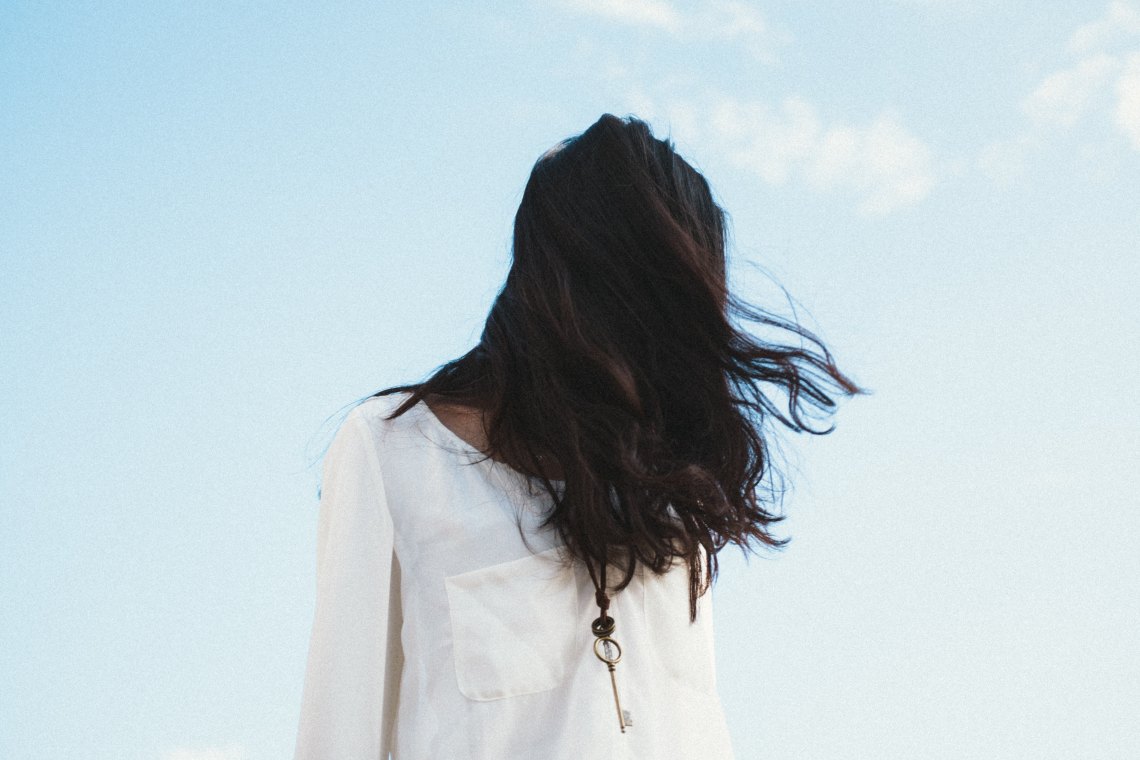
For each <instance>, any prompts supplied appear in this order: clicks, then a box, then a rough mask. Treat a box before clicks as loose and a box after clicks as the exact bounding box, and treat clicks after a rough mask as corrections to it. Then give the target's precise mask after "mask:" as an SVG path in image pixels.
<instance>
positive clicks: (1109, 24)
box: [1068, 0, 1140, 55]
mask: <svg viewBox="0 0 1140 760" xmlns="http://www.w3.org/2000/svg"><path fill="white" fill-rule="evenodd" d="M1137 36H1140V11H1138V10H1137V9H1136V8H1135V7H1134V6H1133V5H1132V4H1130V3H1126V2H1123V0H1114V1H1113V2H1111V3H1109V5H1108V8H1107V9H1105V12H1104V15H1103V16H1101V17H1100V18H1099V19H1097V20H1096V21H1090V22H1089V23H1087V24H1085V25H1083V26H1081V27H1079V28H1078V29H1077V30H1076V31H1075V32H1073V34H1072V35H1071V36H1070V37H1069V44H1068V49H1069V51H1070V52H1072V53H1076V54H1078V55H1084V54H1087V53H1090V52H1093V51H1097V50H1103V49H1104V48H1106V47H1108V46H1110V45H1111V44H1112V43H1114V42H1117V41H1119V40H1120V39H1127V38H1129V37H1137Z"/></svg>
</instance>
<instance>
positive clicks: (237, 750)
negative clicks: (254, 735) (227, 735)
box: [162, 744, 245, 760]
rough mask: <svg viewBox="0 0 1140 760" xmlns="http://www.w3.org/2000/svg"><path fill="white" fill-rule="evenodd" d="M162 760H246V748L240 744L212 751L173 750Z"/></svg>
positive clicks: (212, 749)
mask: <svg viewBox="0 0 1140 760" xmlns="http://www.w3.org/2000/svg"><path fill="white" fill-rule="evenodd" d="M162 760H245V748H244V747H242V746H241V745H238V744H231V745H230V746H228V747H221V748H211V749H173V750H170V751H169V752H167V753H166V754H164V755H163V756H162Z"/></svg>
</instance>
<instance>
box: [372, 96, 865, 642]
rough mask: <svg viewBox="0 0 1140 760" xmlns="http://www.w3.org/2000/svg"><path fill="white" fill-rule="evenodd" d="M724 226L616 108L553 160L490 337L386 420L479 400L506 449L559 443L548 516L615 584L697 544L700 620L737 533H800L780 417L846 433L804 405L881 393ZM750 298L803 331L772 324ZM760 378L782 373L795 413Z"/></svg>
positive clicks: (549, 157) (530, 194) (494, 444)
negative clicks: (610, 572)
mask: <svg viewBox="0 0 1140 760" xmlns="http://www.w3.org/2000/svg"><path fill="white" fill-rule="evenodd" d="M726 240H727V235H726V225H725V212H724V210H723V209H722V208H721V207H720V206H719V205H718V204H717V203H716V202H715V201H714V200H713V197H712V193H711V191H710V189H709V185H708V183H707V182H706V181H705V178H704V177H702V176H701V174H700V173H699V172H697V171H696V170H695V169H693V168H692V167H691V166H690V165H689V164H688V163H687V162H686V161H685V160H684V159H683V158H681V156H679V155H678V154H677V153H676V151H675V150H674V146H673V143H672V140H665V141H663V140H660V139H658V138H656V137H654V136H653V134H652V133H651V131H650V128H649V126H648V125H647V124H646V123H645V122H644V121H642V120H640V119H638V118H636V117H633V116H627V117H626V118H624V119H621V118H618V117H616V116H613V115H611V114H608V113H607V114H604V115H602V117H601V118H599V119H598V120H597V121H596V122H595V123H594V124H593V125H592V126H590V127H589V128H588V129H586V130H585V131H584V132H582V133H581V134H579V135H576V136H574V137H571V138H568V139H566V140H563V141H562V142H560V143H559V144H558V145H556V146H555V147H554V148H552V149H551V150H549V151H547V152H546V153H544V154H543V155H542V156H541V157H540V158H539V159H538V161H537V162H536V163H535V165H534V168H533V169H532V171H531V174H530V178H529V180H528V181H527V184H526V188H525V190H524V192H523V196H522V201H521V202H520V204H519V208H518V213H517V214H516V216H515V223H514V241H513V261H512V263H511V267H510V271H509V273H508V275H507V278H506V282H505V284H504V285H503V287H502V289H501V290H500V292H499V294H498V296H497V297H496V299H495V301H494V304H493V306H492V308H491V311H490V314H489V315H488V317H487V321H486V325H485V328H484V330H483V333H482V336H481V338H480V340H479V343H478V345H476V346H475V347H474V348H472V349H471V350H470V351H469V352H467V353H466V354H464V355H463V356H461V357H459V358H458V359H455V360H453V361H451V362H448V363H447V364H444V365H442V366H440V367H439V368H437V369H436V370H435V371H434V372H433V373H432V374H431V375H430V376H429V377H428V378H427V379H426V380H424V381H423V382H420V383H416V384H412V385H401V386H396V387H392V388H388V389H386V390H382V391H379V392H377V393H374V394H372V397H375V396H384V395H388V394H391V393H401V392H410V395H409V396H408V398H407V399H406V400H405V401H404V402H403V403H402V404H400V405H399V406H398V407H397V408H396V409H395V410H393V412H392V413H391V414H390V415H389V417H388V419H392V418H394V417H397V416H399V415H401V414H403V413H404V412H406V411H408V410H409V409H410V408H412V407H413V406H414V405H415V404H416V403H418V402H419V401H420V400H422V399H424V398H425V397H430V398H441V399H444V400H446V402H447V403H451V404H457V405H460V406H466V407H471V408H474V409H476V410H479V411H481V412H482V413H483V414H484V415H485V419H486V432H487V447H486V449H485V451H484V452H483V453H484V454H486V455H487V456H488V457H493V458H495V459H498V460H501V461H504V462H508V463H510V464H512V465H513V466H515V467H516V468H517V469H519V470H521V471H524V472H528V473H539V472H542V470H543V468H542V467H541V466H540V461H539V457H542V458H543V459H544V460H545V461H546V462H551V461H553V462H557V463H558V465H559V466H560V469H561V471H562V473H563V478H564V486H563V487H562V488H561V489H559V488H557V487H555V485H554V484H553V483H552V482H551V481H550V480H549V479H548V478H547V477H545V476H543V475H536V476H535V477H537V478H539V479H540V480H541V482H542V483H543V484H544V485H545V487H546V489H547V491H548V492H549V493H550V496H551V498H552V500H553V508H552V510H551V511H550V513H549V515H548V516H547V517H546V519H545V522H544V523H543V527H544V528H545V527H550V526H553V527H554V529H556V530H557V531H558V534H559V536H560V537H561V538H562V539H563V540H564V541H565V544H566V547H567V549H568V550H569V552H570V554H571V555H572V556H573V557H575V558H579V559H581V560H583V561H585V562H587V563H589V565H590V567H592V568H594V567H600V566H601V564H602V563H603V562H607V564H610V563H613V562H614V560H613V558H614V557H615V556H616V557H619V558H620V560H619V562H618V563H617V564H619V565H621V564H624V571H625V573H624V577H622V580H621V581H620V583H619V584H618V585H617V586H616V589H617V590H620V589H623V588H625V587H626V586H627V585H628V584H629V583H630V581H631V580H632V578H633V575H634V572H635V569H636V563H637V562H642V563H644V564H645V565H646V566H647V567H649V568H651V569H652V570H653V572H655V573H662V572H664V571H665V570H667V569H668V568H669V567H670V566H671V565H672V564H673V562H674V558H682V559H683V560H684V561H687V563H688V565H689V571H690V572H689V577H690V620H696V615H697V598H698V597H699V596H700V595H702V594H704V593H705V591H706V590H707V589H708V587H709V585H711V583H712V582H713V579H714V578H715V577H716V574H717V560H716V555H717V553H718V552H719V551H720V550H721V549H722V548H723V547H724V546H726V545H727V544H729V543H734V544H737V545H739V546H740V547H741V548H742V549H745V550H747V549H748V548H749V544H750V542H752V541H753V540H755V541H758V542H759V543H760V544H766V545H768V546H770V547H774V548H782V547H783V546H784V545H785V544H786V543H787V542H788V541H790V540H791V539H790V538H783V539H778V538H776V537H775V536H774V535H772V533H771V532H770V531H769V526H770V525H772V524H773V523H776V522H778V521H780V520H783V519H785V517H784V516H782V515H777V514H775V513H774V512H771V511H769V510H768V509H766V506H767V505H772V504H775V503H777V502H778V501H779V500H780V498H781V497H782V487H781V486H775V485H774V483H775V481H776V480H777V479H779V480H781V481H782V478H778V477H777V476H778V475H779V473H778V472H777V471H776V470H775V469H774V468H773V467H772V450H771V445H770V440H769V436H767V435H766V434H765V427H766V426H767V425H768V424H769V422H770V421H771V420H778V421H779V422H780V423H781V424H783V425H785V426H786V427H788V428H790V429H791V430H793V431H796V432H808V433H812V434H816V435H821V434H825V433H829V432H831V430H832V429H833V428H834V425H832V426H831V427H828V428H826V429H823V430H817V429H815V428H813V427H812V426H811V425H810V424H809V420H810V415H808V416H805V411H807V410H809V409H810V408H814V409H816V410H818V411H822V412H825V413H830V412H831V410H833V409H834V407H835V406H836V402H835V401H834V400H833V399H832V397H831V395H829V393H828V391H829V389H833V388H834V389H836V390H838V391H839V392H840V393H842V394H844V395H848V396H849V395H854V394H856V393H866V392H867V391H866V390H865V389H863V388H860V387H859V386H857V385H855V383H853V382H852V381H851V380H850V379H848V378H847V377H846V376H844V375H843V374H842V373H841V372H840V371H839V369H838V368H837V367H836V366H835V363H834V361H833V360H832V357H831V354H830V353H829V352H828V350H827V348H826V347H825V346H824V345H823V344H822V343H821V342H820V340H819V339H818V338H816V336H815V335H813V334H812V333H811V332H809V331H808V330H806V329H804V328H803V327H801V326H800V325H799V324H798V323H796V322H794V321H787V320H785V319H782V318H780V317H777V316H776V315H774V314H772V313H770V312H768V311H765V310H763V309H760V308H757V307H754V306H751V305H749V304H747V303H745V302H743V301H741V300H740V299H738V298H737V297H736V296H735V295H734V294H731V293H729V292H728V286H727V284H726V277H725V272H726V262H725V248H726ZM733 315H735V316H739V317H744V318H745V319H746V320H750V321H754V322H758V323H760V324H763V325H765V326H766V328H767V329H769V330H773V329H774V330H776V331H783V332H786V333H790V334H791V335H792V336H794V341H793V342H791V343H788V344H782V343H779V342H768V341H765V340H762V339H760V338H759V337H756V336H754V335H751V334H749V333H747V332H745V331H744V330H743V329H741V328H739V327H738V326H736V325H734V324H733V320H732V318H731V317H732V316H733ZM805 346H807V347H805ZM811 346H815V347H816V348H817V349H818V350H813V349H812V348H811ZM762 383H768V384H771V385H774V386H778V387H780V388H782V390H783V391H784V392H785V393H786V396H787V400H786V404H787V414H785V413H784V412H783V411H781V408H780V405H779V404H777V403H775V402H774V401H773V400H772V399H771V398H769V396H768V395H766V394H765V393H764V391H763V390H762V388H761V387H760V384H762ZM766 476H767V477H769V480H770V481H771V483H772V486H771V487H770V488H769V489H768V492H767V494H766V496H762V495H761V494H760V493H759V491H760V488H761V486H762V485H763V481H764V479H765V477H766ZM702 548H703V554H704V561H703V562H702V560H701V555H702Z"/></svg>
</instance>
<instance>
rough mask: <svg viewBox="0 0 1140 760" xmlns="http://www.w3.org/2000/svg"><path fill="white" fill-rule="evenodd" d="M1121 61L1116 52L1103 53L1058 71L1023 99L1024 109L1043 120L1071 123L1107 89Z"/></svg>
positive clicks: (1037, 120) (1036, 119)
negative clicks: (1115, 54)
mask: <svg viewBox="0 0 1140 760" xmlns="http://www.w3.org/2000/svg"><path fill="white" fill-rule="evenodd" d="M1117 65H1118V62H1117V60H1116V59H1115V58H1114V57H1113V56H1111V55H1108V54H1107V53H1099V54H1097V55H1093V56H1090V57H1088V58H1085V59H1083V60H1081V61H1078V62H1077V63H1076V64H1075V65H1073V66H1070V67H1069V68H1066V69H1062V70H1060V71H1057V72H1054V73H1052V74H1050V75H1049V76H1047V77H1045V79H1043V80H1041V83H1040V84H1038V85H1037V87H1036V89H1034V90H1033V92H1032V93H1030V95H1029V97H1027V98H1026V99H1025V100H1023V101H1022V103H1021V110H1022V111H1023V112H1025V114H1026V115H1028V116H1029V117H1030V118H1031V119H1033V120H1034V121H1036V122H1038V123H1040V124H1059V125H1061V126H1065V127H1071V126H1072V125H1073V124H1075V123H1076V122H1077V120H1078V119H1080V117H1081V116H1082V115H1083V114H1084V112H1085V111H1086V110H1087V109H1088V106H1089V103H1090V102H1091V101H1092V100H1093V99H1094V98H1095V97H1096V96H1097V95H1098V94H1099V93H1101V92H1102V91H1103V90H1104V87H1105V85H1106V84H1108V82H1109V79H1110V77H1111V76H1112V74H1113V72H1114V71H1115V70H1116V68H1117Z"/></svg>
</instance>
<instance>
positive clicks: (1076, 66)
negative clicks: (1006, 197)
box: [978, 0, 1140, 183]
mask: <svg viewBox="0 0 1140 760" xmlns="http://www.w3.org/2000/svg"><path fill="white" fill-rule="evenodd" d="M1138 39H1140V11H1138V10H1137V9H1136V7H1135V6H1134V5H1132V4H1131V3H1127V2H1123V0H1113V2H1111V3H1109V4H1108V6H1107V7H1106V8H1105V10H1104V12H1103V14H1102V15H1101V16H1100V17H1099V18H1097V19H1094V20H1093V21H1090V22H1089V23H1087V24H1084V25H1082V26H1080V27H1078V28H1077V29H1076V30H1075V31H1073V33H1072V34H1070V35H1069V38H1068V42H1067V43H1066V45H1065V51H1064V52H1063V53H1062V55H1063V57H1064V58H1068V61H1067V62H1066V63H1064V64H1062V65H1061V66H1059V67H1058V68H1056V69H1055V70H1054V71H1052V72H1050V73H1049V74H1047V75H1046V76H1044V77H1043V78H1042V79H1041V80H1040V81H1039V82H1038V83H1037V85H1036V86H1035V87H1034V88H1033V90H1032V91H1031V92H1030V93H1029V94H1028V95H1027V96H1026V97H1025V98H1024V99H1023V100H1022V101H1021V104H1020V106H1021V111H1022V112H1023V113H1024V114H1025V116H1026V118H1027V124H1026V125H1025V128H1024V130H1023V131H1022V132H1021V133H1020V134H1018V135H1016V136H1014V137H1012V138H1010V139H1006V140H999V141H996V142H993V143H991V144H989V145H987V146H985V148H984V149H983V150H982V151H981V153H980V154H979V156H978V166H979V168H980V169H981V170H982V171H983V172H984V173H985V174H987V175H989V176H990V177H991V179H993V180H995V181H997V182H1001V183H1006V182H1009V181H1011V180H1012V179H1013V178H1015V177H1016V176H1018V175H1019V174H1020V173H1021V172H1022V171H1024V169H1025V168H1026V166H1027V165H1028V159H1029V157H1030V156H1031V155H1032V154H1033V153H1034V152H1035V151H1037V150H1039V149H1041V148H1042V147H1044V146H1045V145H1047V144H1048V143H1049V142H1050V141H1051V140H1053V139H1055V138H1056V137H1057V136H1058V135H1060V134H1063V133H1065V132H1068V131H1070V130H1072V129H1073V128H1075V127H1077V126H1078V125H1079V124H1080V123H1081V122H1082V121H1084V120H1086V119H1089V118H1094V119H1095V118H1099V119H1100V120H1101V121H1102V123H1108V124H1110V125H1111V126H1112V127H1113V128H1115V129H1116V130H1117V131H1118V132H1119V133H1120V134H1121V135H1122V136H1123V137H1125V138H1126V140H1127V143H1128V144H1129V145H1130V146H1131V147H1132V148H1133V149H1135V150H1137V151H1140V63H1137V61H1138V60H1140V46H1138V42H1137V41H1138ZM1094 153H1095V151H1094Z"/></svg>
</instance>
